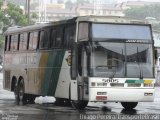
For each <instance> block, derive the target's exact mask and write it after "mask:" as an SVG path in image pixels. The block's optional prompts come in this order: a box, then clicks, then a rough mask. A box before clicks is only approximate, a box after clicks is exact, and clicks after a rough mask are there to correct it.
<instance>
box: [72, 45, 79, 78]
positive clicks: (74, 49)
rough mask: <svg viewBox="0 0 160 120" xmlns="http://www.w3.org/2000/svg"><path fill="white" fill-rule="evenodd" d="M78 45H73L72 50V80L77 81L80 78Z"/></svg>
mask: <svg viewBox="0 0 160 120" xmlns="http://www.w3.org/2000/svg"><path fill="white" fill-rule="evenodd" d="M77 51H78V45H77V44H76V43H74V44H73V46H72V50H71V79H72V80H76V78H77V76H78V53H77Z"/></svg>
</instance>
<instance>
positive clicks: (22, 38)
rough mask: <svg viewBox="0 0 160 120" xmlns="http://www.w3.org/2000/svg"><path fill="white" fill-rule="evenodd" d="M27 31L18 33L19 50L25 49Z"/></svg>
mask: <svg viewBox="0 0 160 120" xmlns="http://www.w3.org/2000/svg"><path fill="white" fill-rule="evenodd" d="M27 38H28V37H27V33H23V34H20V43H19V50H26V49H27Z"/></svg>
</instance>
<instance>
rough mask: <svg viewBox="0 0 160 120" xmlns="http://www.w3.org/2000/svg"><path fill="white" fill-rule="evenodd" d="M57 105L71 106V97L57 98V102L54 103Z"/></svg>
mask: <svg viewBox="0 0 160 120" xmlns="http://www.w3.org/2000/svg"><path fill="white" fill-rule="evenodd" d="M54 104H55V105H57V106H71V103H70V100H69V99H63V98H56V102H55V103H54Z"/></svg>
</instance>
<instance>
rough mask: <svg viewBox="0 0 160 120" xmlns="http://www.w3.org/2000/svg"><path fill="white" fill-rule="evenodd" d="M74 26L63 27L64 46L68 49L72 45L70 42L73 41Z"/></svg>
mask: <svg viewBox="0 0 160 120" xmlns="http://www.w3.org/2000/svg"><path fill="white" fill-rule="evenodd" d="M75 31H76V30H75V26H74V25H73V26H70V27H67V28H66V29H65V37H64V39H65V41H64V42H65V47H66V48H67V49H70V48H71V46H72V43H73V42H74V39H75Z"/></svg>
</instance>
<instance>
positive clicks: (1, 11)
mask: <svg viewBox="0 0 160 120" xmlns="http://www.w3.org/2000/svg"><path fill="white" fill-rule="evenodd" d="M34 17H35V15H34ZM31 23H33V22H32V21H28V16H27V15H25V14H24V11H23V10H22V9H21V8H20V7H19V6H18V5H15V4H11V3H9V4H8V5H7V6H6V7H4V6H3V0H0V29H1V30H3V31H5V30H6V29H7V28H8V27H10V26H15V25H16V26H27V25H29V24H31ZM2 38H3V37H1V36H0V48H1V47H2V44H3V40H4V39H2Z"/></svg>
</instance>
